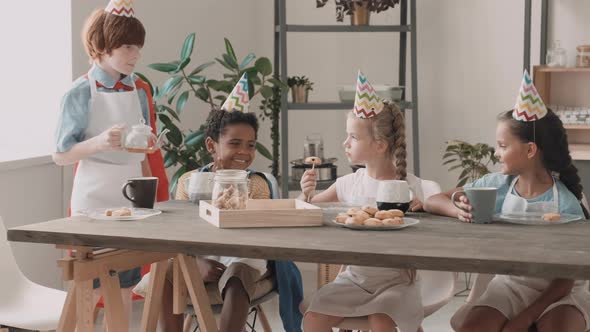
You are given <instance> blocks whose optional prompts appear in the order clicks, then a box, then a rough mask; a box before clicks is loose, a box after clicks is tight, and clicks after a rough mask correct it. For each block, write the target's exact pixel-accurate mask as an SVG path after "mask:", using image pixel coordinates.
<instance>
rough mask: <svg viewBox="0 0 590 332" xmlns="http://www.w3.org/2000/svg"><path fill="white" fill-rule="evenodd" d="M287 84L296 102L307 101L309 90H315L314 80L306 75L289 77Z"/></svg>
mask: <svg viewBox="0 0 590 332" xmlns="http://www.w3.org/2000/svg"><path fill="white" fill-rule="evenodd" d="M287 85H288V86H289V87H290V88H291V96H292V97H293V102H294V103H298V104H301V103H307V97H308V95H309V91H311V90H313V82H312V81H310V80H309V78H307V77H305V76H291V77H289V78H287Z"/></svg>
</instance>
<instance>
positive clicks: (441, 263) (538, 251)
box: [8, 201, 590, 279]
mask: <svg viewBox="0 0 590 332" xmlns="http://www.w3.org/2000/svg"><path fill="white" fill-rule="evenodd" d="M322 206H323V207H324V226H323V227H303V228H254V229H218V228H216V227H215V226H213V225H211V224H209V223H207V222H206V221H204V220H202V219H201V218H199V216H198V208H197V206H195V205H192V204H191V203H188V202H179V201H171V202H165V203H161V204H158V205H157V206H156V208H158V209H160V210H162V211H163V212H162V214H160V215H158V216H155V217H150V218H148V219H144V220H138V221H101V220H92V219H90V218H87V217H73V218H64V219H57V220H51V221H47V222H42V223H37V224H32V225H26V226H21V227H16V228H12V229H9V230H8V239H9V240H10V241H19V242H34V243H49V244H62V245H72V246H95V247H109V248H121V249H135V250H143V251H155V252H174V253H187V254H201V255H205V254H207V255H223V256H240V257H252V258H266V259H282V260H293V261H301V262H318V263H320V262H321V263H340V264H355V265H367V266H380V267H401V268H409V267H413V268H417V269H426V270H446V271H465V272H482V273H497V274H514V275H530V276H538V277H546V278H554V277H568V278H574V279H590V223H586V222H583V221H580V222H573V223H569V224H564V225H551V226H522V225H512V224H500V223H498V224H486V225H480V224H465V223H461V222H459V221H458V220H456V219H452V218H446V217H440V216H433V215H429V214H416V215H414V216H413V217H415V218H418V219H420V223H419V224H418V225H415V226H411V227H407V228H405V229H402V230H396V231H355V230H349V229H346V228H342V227H339V226H336V225H333V224H332V223H331V222H330V220H332V219H333V217H334V216H335V215H336V213H338V212H341V211H342V209H343V208H342V207H334V206H332V207H329V205H325V204H322Z"/></svg>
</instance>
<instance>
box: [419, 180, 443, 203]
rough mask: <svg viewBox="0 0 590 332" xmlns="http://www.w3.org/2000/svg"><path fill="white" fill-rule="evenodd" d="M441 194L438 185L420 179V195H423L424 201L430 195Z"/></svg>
mask: <svg viewBox="0 0 590 332" xmlns="http://www.w3.org/2000/svg"><path fill="white" fill-rule="evenodd" d="M441 192H442V190H441V188H440V185H439V184H438V183H436V182H434V181H431V180H424V179H422V194H423V195H424V200H426V199H428V197H430V196H432V195H436V194H440V193H441Z"/></svg>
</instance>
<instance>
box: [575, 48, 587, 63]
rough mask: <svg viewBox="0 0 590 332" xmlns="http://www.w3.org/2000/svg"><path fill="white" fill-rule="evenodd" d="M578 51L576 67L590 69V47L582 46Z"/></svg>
mask: <svg viewBox="0 0 590 332" xmlns="http://www.w3.org/2000/svg"><path fill="white" fill-rule="evenodd" d="M576 50H577V51H578V54H577V55H576V67H590V45H580V46H578V47H576Z"/></svg>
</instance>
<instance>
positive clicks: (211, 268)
mask: <svg viewBox="0 0 590 332" xmlns="http://www.w3.org/2000/svg"><path fill="white" fill-rule="evenodd" d="M197 266H198V267H199V273H201V276H202V277H203V282H215V281H218V280H219V279H221V275H222V274H223V272H224V271H225V269H226V266H225V265H223V264H221V263H219V262H218V261H216V260H213V259H207V258H200V257H197Z"/></svg>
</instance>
